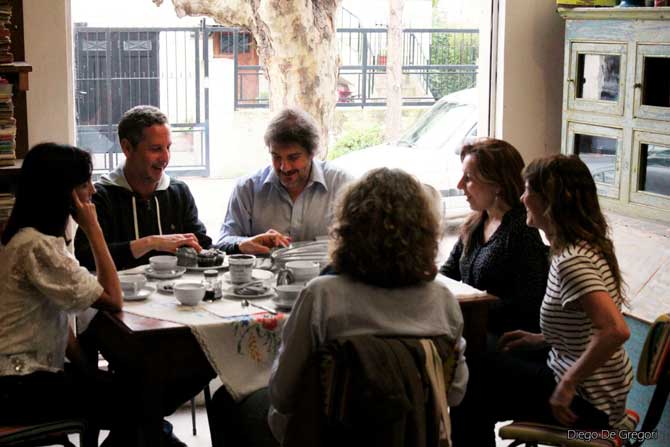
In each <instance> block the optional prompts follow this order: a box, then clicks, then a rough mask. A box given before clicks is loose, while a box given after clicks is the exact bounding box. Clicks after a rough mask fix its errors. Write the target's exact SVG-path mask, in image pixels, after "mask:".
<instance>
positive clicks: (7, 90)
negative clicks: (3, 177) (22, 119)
mask: <svg viewBox="0 0 670 447" xmlns="http://www.w3.org/2000/svg"><path fill="white" fill-rule="evenodd" d="M15 160H16V120H15V119H14V103H13V102H12V84H10V83H9V82H7V80H6V79H3V78H1V77H0V166H12V165H14V161H15Z"/></svg>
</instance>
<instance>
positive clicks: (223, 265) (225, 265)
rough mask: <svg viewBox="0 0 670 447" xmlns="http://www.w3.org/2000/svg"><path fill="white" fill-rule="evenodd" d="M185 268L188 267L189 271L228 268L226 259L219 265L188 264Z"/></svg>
mask: <svg viewBox="0 0 670 447" xmlns="http://www.w3.org/2000/svg"><path fill="white" fill-rule="evenodd" d="M184 268H185V269H188V271H189V272H204V271H205V270H221V269H227V268H228V263H227V262H226V261H223V264H221V265H213V266H211V267H197V266H188V267H184Z"/></svg>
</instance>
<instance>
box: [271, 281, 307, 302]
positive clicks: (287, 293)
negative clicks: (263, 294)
mask: <svg viewBox="0 0 670 447" xmlns="http://www.w3.org/2000/svg"><path fill="white" fill-rule="evenodd" d="M304 288H305V286H303V285H300V284H284V285H281V286H277V287H276V289H277V297H278V298H279V300H281V301H283V302H293V301H295V300H296V299H298V295H300V291H301V290H302V289H304Z"/></svg>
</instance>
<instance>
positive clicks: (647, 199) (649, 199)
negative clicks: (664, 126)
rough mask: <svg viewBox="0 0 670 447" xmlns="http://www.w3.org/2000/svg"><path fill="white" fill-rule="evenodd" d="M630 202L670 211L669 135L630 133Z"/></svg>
mask: <svg viewBox="0 0 670 447" xmlns="http://www.w3.org/2000/svg"><path fill="white" fill-rule="evenodd" d="M633 160H634V163H633V169H632V171H631V189H630V201H631V202H635V203H640V204H643V205H649V206H655V207H659V208H666V209H667V208H670V135H662V134H657V133H651V132H642V131H634V132H633Z"/></svg>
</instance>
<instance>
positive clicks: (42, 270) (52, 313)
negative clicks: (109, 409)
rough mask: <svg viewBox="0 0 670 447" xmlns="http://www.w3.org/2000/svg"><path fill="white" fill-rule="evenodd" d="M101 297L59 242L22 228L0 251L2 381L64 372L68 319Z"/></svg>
mask: <svg viewBox="0 0 670 447" xmlns="http://www.w3.org/2000/svg"><path fill="white" fill-rule="evenodd" d="M102 292H103V288H102V286H101V285H100V283H98V281H97V279H96V278H95V276H93V275H91V274H90V273H89V272H88V271H87V270H86V269H85V268H83V267H81V266H80V265H79V262H78V261H77V260H76V259H75V257H74V256H73V255H72V254H71V253H69V252H68V251H67V248H66V247H65V240H64V239H63V238H58V237H53V236H48V235H45V234H42V233H40V232H39V231H37V230H35V229H34V228H24V229H22V230H21V231H19V232H18V233H17V234H15V235H14V237H12V239H11V240H10V241H9V243H8V244H7V245H6V246H4V247H3V246H0V376H7V375H25V374H30V373H32V372H35V371H52V372H56V371H60V370H62V369H63V362H64V359H65V347H66V344H67V314H68V313H72V312H78V311H81V310H84V309H86V308H88V307H89V306H90V305H91V304H93V302H94V301H96V300H97V299H98V298H99V297H100V295H101V294H102Z"/></svg>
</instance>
